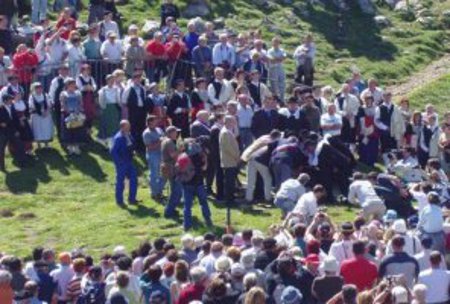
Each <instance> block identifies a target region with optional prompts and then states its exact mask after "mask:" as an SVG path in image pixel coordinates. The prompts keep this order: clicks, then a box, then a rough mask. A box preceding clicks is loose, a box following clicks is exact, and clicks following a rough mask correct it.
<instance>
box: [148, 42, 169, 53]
mask: <svg viewBox="0 0 450 304" xmlns="http://www.w3.org/2000/svg"><path fill="white" fill-rule="evenodd" d="M146 50H147V53H149V54H152V55H154V56H163V55H164V54H165V53H166V49H165V48H164V44H162V43H161V41H158V40H155V39H152V40H150V41H149V42H148V44H147V48H146Z"/></svg>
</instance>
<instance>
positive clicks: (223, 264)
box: [214, 256, 231, 272]
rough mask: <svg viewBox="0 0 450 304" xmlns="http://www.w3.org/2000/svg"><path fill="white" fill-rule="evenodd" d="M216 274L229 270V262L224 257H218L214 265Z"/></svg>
mask: <svg viewBox="0 0 450 304" xmlns="http://www.w3.org/2000/svg"><path fill="white" fill-rule="evenodd" d="M214 268H215V269H216V271H217V272H227V271H229V270H230V268H231V260H230V259H229V258H228V257H226V256H221V257H219V258H218V259H217V260H216V262H215V263H214Z"/></svg>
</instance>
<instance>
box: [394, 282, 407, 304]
mask: <svg viewBox="0 0 450 304" xmlns="http://www.w3.org/2000/svg"><path fill="white" fill-rule="evenodd" d="M391 293H392V295H393V296H394V298H395V302H394V303H395V304H404V303H408V291H407V290H406V289H405V287H403V286H395V287H394V288H392V291H391Z"/></svg>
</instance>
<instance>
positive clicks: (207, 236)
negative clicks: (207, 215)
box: [203, 232, 216, 242]
mask: <svg viewBox="0 0 450 304" xmlns="http://www.w3.org/2000/svg"><path fill="white" fill-rule="evenodd" d="M203 239H204V240H205V241H211V242H214V241H215V240H216V236H215V235H214V233H212V232H207V233H205V235H204V236H203Z"/></svg>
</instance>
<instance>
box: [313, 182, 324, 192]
mask: <svg viewBox="0 0 450 304" xmlns="http://www.w3.org/2000/svg"><path fill="white" fill-rule="evenodd" d="M313 192H314V193H325V188H324V187H323V186H322V185H320V184H319V185H315V186H314V188H313Z"/></svg>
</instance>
